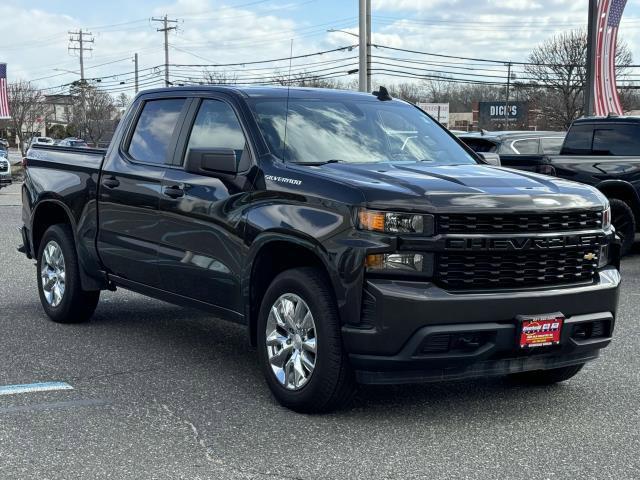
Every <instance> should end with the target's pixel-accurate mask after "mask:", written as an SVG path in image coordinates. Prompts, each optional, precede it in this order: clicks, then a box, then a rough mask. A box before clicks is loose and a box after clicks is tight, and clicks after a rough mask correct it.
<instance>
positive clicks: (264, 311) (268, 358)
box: [257, 267, 355, 413]
mask: <svg viewBox="0 0 640 480" xmlns="http://www.w3.org/2000/svg"><path fill="white" fill-rule="evenodd" d="M257 335H258V337H257V341H258V353H259V359H260V365H261V368H262V371H263V373H264V375H265V378H266V380H267V384H268V385H269V388H270V389H271V391H272V392H273V395H274V396H275V397H276V399H277V400H278V401H279V402H280V403H281V404H282V405H283V406H285V407H287V408H290V409H292V410H295V411H297V412H301V413H319V412H328V411H332V410H335V409H338V408H341V407H344V406H345V405H347V404H348V403H349V402H350V401H351V399H352V398H353V395H354V394H355V379H354V376H353V372H352V370H351V366H350V365H349V359H348V358H347V355H346V353H345V351H344V348H343V346H342V338H341V334H340V321H339V317H338V311H337V307H336V304H335V300H334V299H333V295H332V294H331V290H330V288H329V285H328V282H327V281H326V280H325V278H324V276H323V275H322V273H321V272H320V271H318V270H317V269H314V268H306V267H305V268H296V269H291V270H287V271H285V272H283V273H281V274H280V275H278V276H277V277H276V278H275V279H274V280H273V282H272V283H271V286H270V287H269V288H268V289H267V292H266V293H265V295H264V298H263V300H262V304H261V307H260V315H259V318H258V325H257Z"/></svg>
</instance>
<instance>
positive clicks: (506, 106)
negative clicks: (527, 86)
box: [504, 62, 511, 130]
mask: <svg viewBox="0 0 640 480" xmlns="http://www.w3.org/2000/svg"><path fill="white" fill-rule="evenodd" d="M510 87H511V62H509V63H507V92H506V98H505V101H504V129H505V130H509V88H510Z"/></svg>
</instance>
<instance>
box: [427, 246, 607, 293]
mask: <svg viewBox="0 0 640 480" xmlns="http://www.w3.org/2000/svg"><path fill="white" fill-rule="evenodd" d="M597 252H598V250H597V249H596V250H595V251H594V249H590V250H586V249H564V250H555V251H545V252H541V251H536V250H531V251H521V252H465V253H440V254H438V255H437V256H436V269H435V280H436V282H437V283H439V284H441V285H442V286H443V287H444V288H448V289H494V288H505V289H517V288H522V287H536V286H549V285H562V284H570V283H581V282H590V281H593V279H594V277H595V275H596V272H597V267H598V260H597V258H591V257H593V256H592V255H591V256H590V255H589V254H593V253H597ZM585 256H586V257H587V258H591V259H590V260H587V258H585Z"/></svg>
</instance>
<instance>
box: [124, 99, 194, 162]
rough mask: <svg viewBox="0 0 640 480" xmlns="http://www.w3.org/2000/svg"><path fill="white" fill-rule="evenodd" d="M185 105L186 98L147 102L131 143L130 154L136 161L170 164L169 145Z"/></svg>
mask: <svg viewBox="0 0 640 480" xmlns="http://www.w3.org/2000/svg"><path fill="white" fill-rule="evenodd" d="M184 104H185V99H184V98H170V99H162V100H150V101H148V102H145V104H144V107H143V108H142V112H141V113H140V116H139V117H138V123H137V124H136V128H135V130H134V131H133V136H132V137H131V142H130V143H129V149H128V152H129V155H131V157H132V158H133V159H134V160H137V161H139V162H145V163H157V164H164V163H167V162H168V158H167V155H168V150H169V144H170V143H171V137H172V136H173V132H174V130H175V129H176V125H177V124H178V118H179V117H180V112H181V111H182V107H183V106H184Z"/></svg>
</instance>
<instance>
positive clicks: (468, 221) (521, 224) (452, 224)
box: [438, 211, 602, 233]
mask: <svg viewBox="0 0 640 480" xmlns="http://www.w3.org/2000/svg"><path fill="white" fill-rule="evenodd" d="M601 227H602V212H600V211H576V212H564V213H562V212H554V213H544V214H540V213H527V214H511V213H509V214H504V215H494V214H478V215H465V214H450V215H440V216H439V217H438V233H526V232H538V233H539V232H567V231H571V230H590V229H599V228H601Z"/></svg>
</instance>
